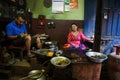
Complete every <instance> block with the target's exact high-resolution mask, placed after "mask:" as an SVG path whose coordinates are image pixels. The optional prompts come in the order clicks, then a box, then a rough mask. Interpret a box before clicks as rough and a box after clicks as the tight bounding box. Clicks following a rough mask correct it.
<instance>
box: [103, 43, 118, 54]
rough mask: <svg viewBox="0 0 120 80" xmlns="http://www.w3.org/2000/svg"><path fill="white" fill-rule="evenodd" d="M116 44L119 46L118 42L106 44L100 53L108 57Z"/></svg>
mask: <svg viewBox="0 0 120 80" xmlns="http://www.w3.org/2000/svg"><path fill="white" fill-rule="evenodd" d="M116 44H120V41H113V42H109V43H108V44H107V47H106V48H105V49H104V50H103V51H101V52H102V53H103V54H105V55H110V54H111V53H112V52H114V45H116ZM103 47H104V46H103Z"/></svg>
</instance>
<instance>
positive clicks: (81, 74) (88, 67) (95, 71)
mask: <svg viewBox="0 0 120 80" xmlns="http://www.w3.org/2000/svg"><path fill="white" fill-rule="evenodd" d="M64 56H66V57H69V58H70V59H71V60H72V77H73V78H75V79H77V80H100V74H101V66H102V65H101V64H98V63H94V62H91V61H90V60H89V59H88V58H87V56H86V55H85V52H84V51H79V50H66V51H64Z"/></svg>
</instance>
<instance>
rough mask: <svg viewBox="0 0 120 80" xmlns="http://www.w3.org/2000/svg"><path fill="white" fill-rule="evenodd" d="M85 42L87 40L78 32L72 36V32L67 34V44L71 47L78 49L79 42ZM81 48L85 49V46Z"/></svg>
mask: <svg viewBox="0 0 120 80" xmlns="http://www.w3.org/2000/svg"><path fill="white" fill-rule="evenodd" d="M81 40H82V41H87V40H88V38H87V37H85V36H84V34H83V33H82V32H78V34H77V35H73V33H72V32H70V33H69V34H68V40H67V41H68V43H69V44H71V46H74V47H76V46H78V47H81V46H82V45H81V42H80V41H81ZM82 48H85V46H82Z"/></svg>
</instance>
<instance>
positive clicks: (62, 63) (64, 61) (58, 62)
mask: <svg viewBox="0 0 120 80" xmlns="http://www.w3.org/2000/svg"><path fill="white" fill-rule="evenodd" d="M50 62H51V63H52V64H53V65H54V66H55V67H57V68H61V69H63V68H65V67H67V66H68V65H69V64H70V63H71V60H70V59H69V58H67V57H63V56H58V57H53V58H51V60H50Z"/></svg>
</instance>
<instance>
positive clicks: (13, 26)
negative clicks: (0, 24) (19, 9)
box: [6, 14, 41, 57]
mask: <svg viewBox="0 0 120 80" xmlns="http://www.w3.org/2000/svg"><path fill="white" fill-rule="evenodd" d="M24 22H25V17H24V15H23V14H17V15H16V16H15V19H14V20H13V21H12V22H10V23H9V24H8V25H7V27H6V34H7V38H8V39H9V40H11V41H12V42H11V43H12V44H13V45H15V46H22V45H25V46H26V49H27V56H28V57H33V56H34V55H33V54H31V52H30V48H31V45H32V44H34V43H36V46H37V48H41V42H40V39H39V38H31V36H30V35H29V34H27V30H26V25H25V23H24Z"/></svg>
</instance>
